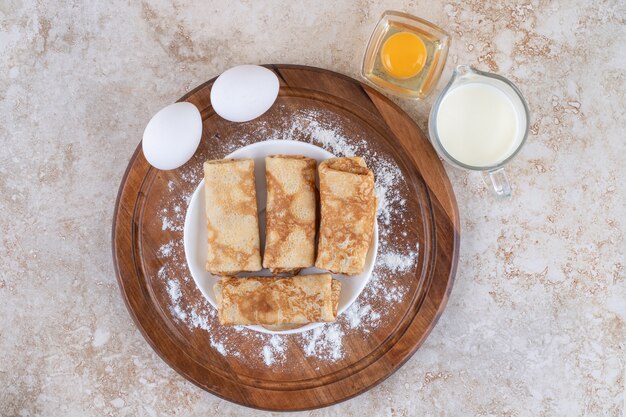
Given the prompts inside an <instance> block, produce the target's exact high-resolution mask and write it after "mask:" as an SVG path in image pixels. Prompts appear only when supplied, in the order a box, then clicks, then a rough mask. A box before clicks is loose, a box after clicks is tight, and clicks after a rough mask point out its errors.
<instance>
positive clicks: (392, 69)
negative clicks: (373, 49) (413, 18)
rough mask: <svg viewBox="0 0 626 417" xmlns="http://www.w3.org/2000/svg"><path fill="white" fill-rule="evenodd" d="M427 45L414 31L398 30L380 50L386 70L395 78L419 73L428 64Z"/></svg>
mask: <svg viewBox="0 0 626 417" xmlns="http://www.w3.org/2000/svg"><path fill="white" fill-rule="evenodd" d="M427 56H428V53H427V52H426V45H425V44H424V41H423V40H422V39H421V38H420V37H419V36H417V35H416V34H414V33H410V32H398V33H395V34H393V35H391V36H390V37H389V38H387V40H386V41H385V43H384V44H383V47H382V49H381V50H380V60H381V61H382V63H383V67H384V68H385V71H386V72H387V73H388V74H389V75H391V76H392V77H394V78H399V79H406V78H411V77H414V76H416V75H417V74H419V72H420V71H421V70H422V68H424V64H426V58H427Z"/></svg>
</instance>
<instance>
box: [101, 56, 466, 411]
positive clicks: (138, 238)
mask: <svg viewBox="0 0 626 417" xmlns="http://www.w3.org/2000/svg"><path fill="white" fill-rule="evenodd" d="M267 67H268V68H270V69H271V70H273V71H274V72H275V73H276V74H277V75H278V77H279V79H280V83H281V89H280V94H279V97H278V99H277V102H276V103H275V105H274V106H273V107H272V109H270V111H268V112H267V113H266V114H264V115H263V116H261V117H260V118H258V119H255V120H253V121H251V122H247V123H241V124H237V123H230V122H227V121H225V120H223V119H221V118H220V117H219V116H217V115H216V114H215V112H214V111H213V109H212V107H211V105H210V100H209V96H210V91H211V86H212V84H213V81H214V80H211V81H209V82H207V83H205V84H203V85H201V86H199V87H198V88H196V89H195V90H193V91H192V92H190V93H189V94H187V95H186V96H184V97H183V98H182V99H181V100H185V101H189V102H191V103H193V104H195V105H196V106H197V107H198V109H200V111H201V114H202V118H203V133H202V141H201V144H200V147H199V149H198V151H197V152H196V155H195V156H194V157H193V158H192V160H191V161H189V162H188V163H187V164H185V165H184V166H183V167H181V168H179V169H176V170H172V171H159V170H156V169H154V168H152V167H151V166H150V165H149V164H148V163H147V162H146V160H145V158H144V156H143V153H142V152H141V146H138V147H137V150H136V151H135V154H134V155H133V157H132V158H131V160H130V163H129V165H128V168H127V170H126V173H125V175H124V178H123V179H122V183H121V185H120V190H119V195H118V198H117V202H116V207H115V214H114V219H113V235H112V240H113V241H112V245H113V260H114V263H115V268H116V273H117V278H118V282H119V285H120V288H121V292H122V296H123V298H124V300H125V302H126V305H127V307H128V309H129V312H130V315H131V316H132V318H133V320H134V321H135V323H136V325H137V327H138V328H139V330H140V331H141V333H142V334H143V335H144V337H145V338H146V340H147V341H148V343H149V344H150V345H151V346H152V347H153V349H154V350H155V351H156V352H157V353H158V354H159V355H160V356H161V358H163V360H164V361H165V362H167V363H168V364H169V365H170V366H171V367H172V368H174V369H175V370H176V371H178V372H179V373H180V374H181V375H183V376H184V377H185V378H187V379H188V380H190V381H191V382H193V383H195V384H196V385H198V386H199V387H201V388H203V389H205V390H207V391H209V392H211V393H213V394H215V395H217V396H219V397H221V398H224V399H227V400H229V401H233V402H235V403H238V404H242V405H245V406H248V407H254V408H261V409H268V410H283V411H286V410H304V409H312V408H318V407H324V406H328V405H331V404H335V403H337V402H340V401H343V400H346V399H348V398H351V397H354V396H356V395H358V394H360V393H363V392H364V391H366V390H368V389H370V388H372V387H373V386H374V385H376V384H378V383H380V382H381V381H383V380H384V379H385V378H387V377H388V376H390V375H391V374H392V373H393V372H394V371H396V370H397V369H398V368H399V367H400V366H402V364H403V363H404V362H406V361H407V360H408V359H409V358H410V357H411V355H412V354H413V353H414V352H415V351H416V350H417V349H418V347H419V346H420V345H421V344H422V343H423V342H424V340H425V338H426V337H427V336H428V334H429V333H430V331H431V330H432V328H433V326H434V325H435V323H436V321H437V319H438V317H439V315H440V314H441V312H442V311H443V308H444V306H445V304H446V301H447V298H448V294H449V292H450V290H451V288H452V282H453V279H454V275H455V271H456V265H457V260H458V247H459V220H458V209H457V206H456V201H455V198H454V194H453V191H452V187H451V185H450V182H449V180H448V178H447V176H446V173H445V171H444V168H443V166H442V164H441V161H440V160H439V158H438V157H437V155H436V153H435V151H434V150H433V148H432V147H431V145H430V143H429V141H428V139H427V138H426V136H425V135H424V134H423V133H422V131H421V130H420V129H419V128H418V127H417V125H416V124H415V123H414V122H413V121H412V120H411V119H410V118H409V116H408V115H407V114H406V113H404V112H403V111H402V110H401V109H400V108H399V107H398V106H396V105H395V104H393V103H392V102H391V101H390V100H388V99H387V98H386V97H384V96H383V95H381V94H380V93H378V92H376V91H375V90H373V89H372V88H370V87H368V86H366V85H364V84H362V83H359V82H358V81H355V80H353V79H351V78H349V77H346V76H343V75H340V74H337V73H334V72H331V71H327V70H322V69H318V68H311V67H303V66H293V65H268V66H267ZM303 115H304V116H303ZM296 117H299V118H300V119H301V120H308V121H309V123H314V124H315V126H317V127H318V128H320V126H322V127H323V126H339V127H340V128H341V131H342V132H343V133H342V135H343V136H342V137H343V138H347V139H346V140H348V141H350V140H352V139H354V140H357V139H358V141H360V143H361V146H363V143H366V146H367V148H368V155H376V156H377V157H384V158H390V160H393V161H394V163H395V164H397V169H399V170H400V171H401V173H402V178H403V183H402V186H401V187H400V186H398V191H397V192H398V193H400V194H399V195H401V199H396V202H398V201H400V202H401V203H402V205H403V213H404V214H403V215H402V218H401V219H396V218H393V217H392V218H391V222H388V224H387V225H385V221H384V219H382V220H383V221H382V227H383V229H382V230H383V233H386V234H385V235H384V236H387V238H388V239H390V242H391V241H392V240H393V244H394V245H396V246H399V247H413V248H415V246H416V244H419V251H418V255H417V262H416V263H415V265H414V266H413V267H411V268H409V269H407V268H396V269H395V270H393V271H391V273H390V272H389V271H387V273H384V272H378V274H379V275H381V276H382V277H383V278H384V280H382V281H381V278H378V284H376V285H379V286H381V285H382V287H377V289H370V290H369V291H370V295H371V296H370V299H368V303H369V304H368V308H370V307H371V310H372V311H375V312H376V318H377V320H376V323H375V325H374V324H372V320H371V319H372V317H370V326H369V327H367V328H365V329H364V328H361V327H359V326H355V323H354V322H355V321H354V320H352V321H350V320H348V319H345V318H342V317H339V318H338V322H337V323H335V324H332V325H330V326H336V327H334V328H333V329H334V330H333V331H334V332H335V333H339V334H340V336H341V346H340V348H341V351H340V354H338V353H337V352H336V351H335V352H334V353H332V352H331V353H330V354H328V353H325V354H317V352H318V351H319V352H322V351H324V349H326V347H327V346H325V345H324V344H328V343H330V344H332V343H333V341H332V340H329V339H324V338H323V337H322V338H321V339H320V338H319V336H320V335H317V336H316V337H317V339H310V338H309V339H307V336H306V335H288V336H274V337H279V338H280V339H275V340H273V341H272V340H269V341H268V338H269V337H270V336H268V335H260V334H257V333H254V332H251V331H246V330H244V331H241V330H233V329H232V328H227V329H225V328H223V327H222V326H219V324H217V323H216V318H215V312H214V311H212V310H211V307H210V306H209V305H208V303H206V301H205V300H204V299H203V297H202V294H201V293H200V291H199V290H198V289H197V288H196V287H195V284H194V282H193V280H192V279H190V278H189V272H188V269H187V266H186V264H185V262H184V259H185V257H184V249H183V247H182V239H183V232H182V224H183V220H184V215H185V211H186V207H187V202H186V199H187V198H188V196H189V195H190V194H191V192H192V191H193V189H194V188H195V187H196V185H197V183H198V182H199V181H200V179H201V165H202V162H203V161H204V160H207V159H218V158H223V157H224V156H225V155H226V154H228V153H230V152H231V151H232V150H234V149H236V148H238V147H240V146H243V145H245V144H247V143H250V142H255V141H259V140H265V139H269V137H268V136H272V135H274V137H275V136H276V135H277V134H278V135H279V136H280V135H281V134H282V135H283V138H285V139H296V140H306V141H313V139H312V138H311V137H304V136H306V134H304V133H302V132H311V129H309V130H306V129H305V130H302V131H298V130H297V129H295V130H294V128H293V125H290V123H292V121H293V119H294V118H296ZM331 119H332V120H331ZM309 127H310V126H309ZM318 130H319V129H318ZM272 132H273V133H272ZM277 132H278V133H277ZM281 132H282V133H281ZM318 133H319V131H318ZM322 133H323V132H322ZM285 135H288V136H290V137H284V136H285ZM303 135H304V136H303ZM321 137H322V138H323V137H324V135H322V136H321ZM321 142H324V141H321ZM313 143H316V142H315V141H313ZM317 144H318V145H320V146H323V147H327V148H329V149H328V150H330V151H331V152H333V151H334V152H335V153H339V152H338V151H337V149H333V144H332V142H328V141H326V142H325V143H317ZM356 149H359V148H358V147H357V148H356ZM366 159H367V158H366ZM369 162H370V161H368V164H369ZM374 173H375V174H376V175H379V174H380V173H378V172H376V169H374ZM380 175H382V174H380ZM400 188H401V189H400ZM380 224H381V219H380V217H379V225H380ZM385 227H387V229H385ZM389 244H391V243H389ZM379 258H380V256H379ZM377 262H378V261H377ZM383 267H384V265H383ZM372 285H374V284H372ZM386 285H394V286H396V287H394V292H393V293H390V294H391V295H389V294H387V296H377V294H373V295H372V292H373V291H378V292H381V294H382V293H384V291H382V290H381V288H383V289H384V286H386ZM395 289H401V291H400V293H398V291H396V290H395ZM366 291H368V289H367V288H366ZM363 297H365V296H363ZM357 302H359V300H357ZM360 302H361V304H364V301H360ZM327 326H329V325H327ZM324 328H326V327H324ZM277 340H278V341H277ZM271 342H273V343H274V345H276V344H278V346H274V345H271V346H274V347H277V348H278V354H279V357H277V358H274V357H270V358H269V359H268V358H267V355H265V356H266V357H265V359H264V355H263V353H266V352H265V349H268V346H270V345H268V343H271ZM335 342H336V341H335ZM264 345H265V346H264ZM303 346H305V347H306V348H303ZM331 347H333V346H331ZM334 348H335V350H337V349H338V348H337V346H334ZM275 353H276V352H275Z"/></svg>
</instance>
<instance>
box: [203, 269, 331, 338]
mask: <svg viewBox="0 0 626 417" xmlns="http://www.w3.org/2000/svg"><path fill="white" fill-rule="evenodd" d="M213 290H214V292H215V298H216V301H217V305H218V315H219V319H220V323H221V324H223V325H252V324H260V325H264V326H266V327H269V328H271V329H273V330H279V329H284V328H289V327H292V328H293V327H294V326H293V325H304V324H307V323H317V322H331V321H334V320H335V319H336V318H337V305H338V303H339V294H340V292H341V283H340V282H339V281H336V280H334V279H333V278H332V277H331V275H330V274H328V273H325V274H315V275H299V276H294V277H243V278H239V277H224V278H222V279H221V280H220V281H219V282H218V283H217V284H215V286H214V288H213ZM296 327H297V326H296Z"/></svg>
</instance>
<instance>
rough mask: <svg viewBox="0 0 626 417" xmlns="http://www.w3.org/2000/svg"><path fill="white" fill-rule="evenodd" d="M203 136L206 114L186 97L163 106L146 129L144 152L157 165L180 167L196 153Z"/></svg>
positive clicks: (151, 162) (160, 166)
mask: <svg viewBox="0 0 626 417" xmlns="http://www.w3.org/2000/svg"><path fill="white" fill-rule="evenodd" d="M201 137H202V117H201V115H200V112H199V111H198V109H197V108H196V106H194V105H193V104H191V103H188V102H186V101H182V102H180V103H174V104H170V105H169V106H167V107H165V108H163V109H161V110H160V111H159V112H158V113H157V114H155V115H154V116H153V117H152V119H150V121H149V122H148V125H147V126H146V129H145V130H144V132H143V141H142V142H141V143H142V149H143V154H144V156H145V157H146V159H147V160H148V162H150V165H152V166H153V167H155V168H158V169H162V170H168V169H176V168H178V167H179V166H181V165H183V164H184V163H185V162H187V161H189V159H190V158H191V157H192V156H193V154H194V153H195V152H196V149H198V145H199V144H200V138H201Z"/></svg>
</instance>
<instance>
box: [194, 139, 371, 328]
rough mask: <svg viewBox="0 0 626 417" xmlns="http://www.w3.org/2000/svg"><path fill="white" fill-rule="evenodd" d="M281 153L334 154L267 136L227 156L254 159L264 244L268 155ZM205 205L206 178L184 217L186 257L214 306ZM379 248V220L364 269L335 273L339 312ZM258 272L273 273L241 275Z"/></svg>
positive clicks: (357, 291)
mask: <svg viewBox="0 0 626 417" xmlns="http://www.w3.org/2000/svg"><path fill="white" fill-rule="evenodd" d="M278 154H282V155H304V156H307V157H309V158H313V159H316V160H317V162H318V163H319V162H321V161H323V160H325V159H328V158H332V157H333V156H334V155H333V154H331V153H330V152H328V151H326V150H324V149H322V148H320V147H319V146H315V145H311V144H308V143H304V142H298V141H290V140H268V141H264V142H257V143H254V144H252V145H248V146H245V147H243V148H240V149H238V150H236V151H235V152H233V153H231V154H230V155H227V156H226V158H252V159H254V167H255V177H256V194H257V204H258V210H259V226H260V229H261V230H260V233H261V248H263V247H264V246H265V204H266V191H265V157H266V156H269V155H278ZM204 205H205V202H204V180H202V181H200V184H198V188H196V191H194V193H193V195H192V196H191V201H190V202H189V207H188V208H187V215H186V217H185V230H184V244H185V257H186V258H187V265H189V270H190V271H191V276H192V277H193V279H194V281H195V282H196V285H197V286H198V288H200V291H202V294H204V296H205V297H206V299H207V300H209V303H211V305H212V306H213V307H215V308H217V305H216V302H215V294H214V293H213V286H214V285H215V283H216V282H217V281H219V279H220V277H219V276H216V275H212V274H210V273H209V272H207V271H206V270H205V265H206V257H207V244H208V243H207V241H208V238H207V224H206V217H205V211H204ZM377 249H378V223H375V225H374V237H373V239H372V245H370V249H369V252H368V253H367V259H366V261H365V268H364V270H363V273H361V274H359V275H355V276H345V275H338V274H333V278H335V279H337V280H338V281H341V295H340V297H339V305H338V307H337V313H338V314H341V313H343V312H344V311H346V309H347V308H348V307H350V305H351V304H352V303H353V302H354V300H356V298H357V297H358V296H359V294H361V291H363V288H365V285H366V284H367V282H368V281H369V279H370V277H371V275H372V270H373V269H374V263H375V260H376V251H377ZM320 272H326V271H323V270H321V269H318V268H306V269H303V270H302V272H301V274H315V273H320ZM258 275H262V276H271V275H272V274H271V273H270V272H269V270H267V269H264V270H262V271H260V272H247V273H241V274H239V275H238V276H258ZM323 324H324V323H311V324H307V325H306V326H302V327H299V328H297V329H292V330H284V331H272V330H268V329H266V328H265V327H262V326H246V327H248V328H249V329H251V330H256V331H259V332H262V333H270V334H288V333H301V332H304V331H307V330H311V329H314V328H316V327H319V326H321V325H323Z"/></svg>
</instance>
